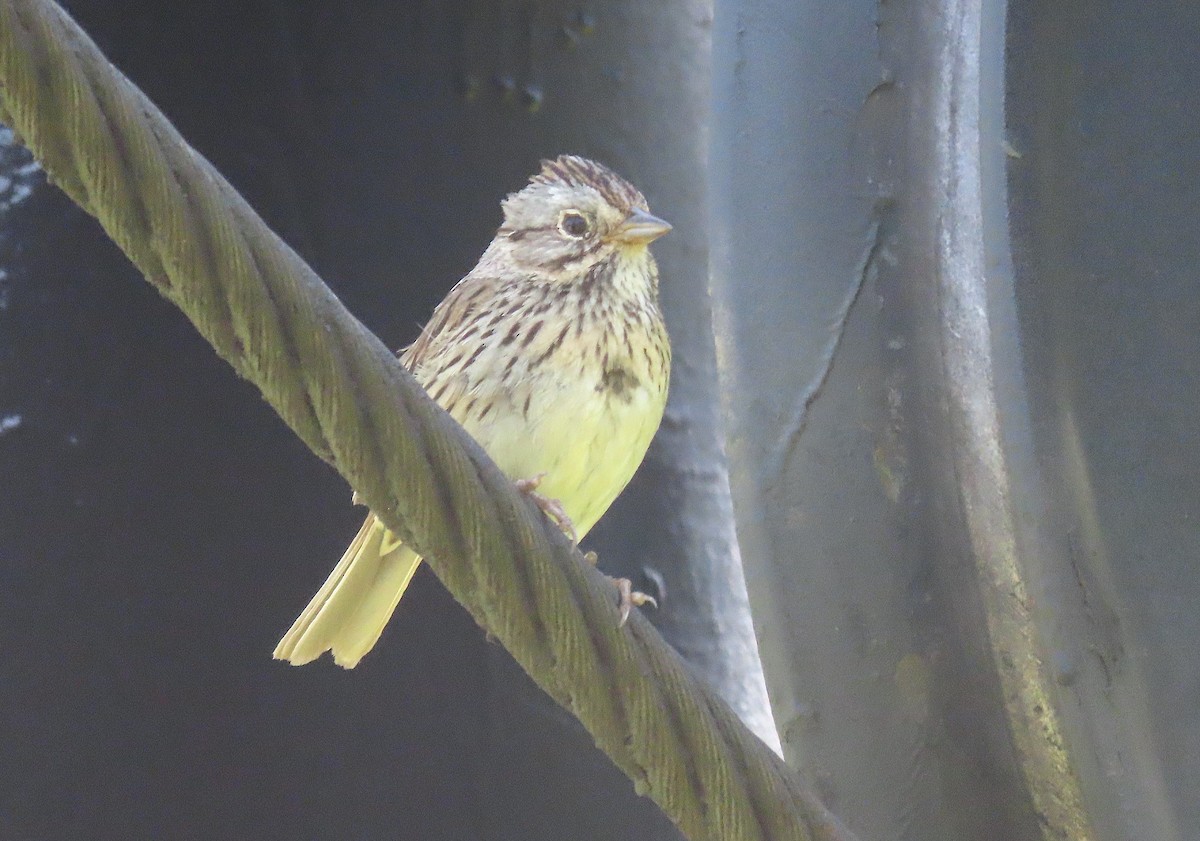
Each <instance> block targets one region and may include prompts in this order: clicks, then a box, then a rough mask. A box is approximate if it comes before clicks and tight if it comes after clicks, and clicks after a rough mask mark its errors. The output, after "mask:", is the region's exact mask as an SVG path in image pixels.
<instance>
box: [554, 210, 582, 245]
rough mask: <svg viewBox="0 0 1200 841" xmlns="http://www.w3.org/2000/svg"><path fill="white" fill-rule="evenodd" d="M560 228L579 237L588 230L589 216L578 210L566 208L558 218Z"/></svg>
mask: <svg viewBox="0 0 1200 841" xmlns="http://www.w3.org/2000/svg"><path fill="white" fill-rule="evenodd" d="M558 229H559V230H560V231H562V232H563V233H564V234H566V235H567V236H569V237H574V238H575V239H579V238H580V237H582V236H583V235H585V234H586V233H587V232H588V220H587V217H586V216H584V215H583V214H582V213H580V212H579V211H578V210H564V211H563V215H562V216H560V217H559V219H558Z"/></svg>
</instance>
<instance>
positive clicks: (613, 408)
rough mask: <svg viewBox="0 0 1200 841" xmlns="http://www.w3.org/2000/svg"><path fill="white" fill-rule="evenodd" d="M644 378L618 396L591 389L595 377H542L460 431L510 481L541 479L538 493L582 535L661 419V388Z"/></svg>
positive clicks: (635, 461)
mask: <svg viewBox="0 0 1200 841" xmlns="http://www.w3.org/2000/svg"><path fill="white" fill-rule="evenodd" d="M648 379H649V378H647V380H648ZM647 380H641V381H639V383H638V385H637V386H635V387H633V388H631V389H629V390H628V391H627V392H624V393H622V394H621V395H619V396H618V395H614V394H612V393H609V392H607V391H604V390H602V389H600V388H598V385H599V378H598V377H597V376H592V377H588V376H571V377H561V376H559V375H558V374H557V373H556V372H547V373H545V374H544V375H543V376H541V377H538V378H537V379H536V381H531V382H529V383H527V384H524V386H523V388H522V390H521V391H520V392H517V393H515V394H513V395H510V396H506V397H505V398H504V400H503V403H502V404H501V405H499V406H497V409H496V411H493V412H490V413H488V415H487V416H485V417H484V418H483V420H482V421H479V420H478V419H475V418H470V417H468V418H464V419H463V421H464V423H463V425H464V427H465V428H466V430H467V431H468V432H470V433H471V435H472V437H474V438H475V440H476V441H478V442H479V443H480V444H481V445H482V446H483V448H484V449H485V450H487V452H488V455H490V456H491V457H492V459H493V460H494V461H495V462H496V464H497V465H498V466H499V467H500V469H501V470H503V471H504V472H505V473H506V474H507V475H508V476H510V477H512V478H513V479H529V478H533V477H534V476H537V475H539V474H543V473H544V474H545V478H544V479H543V480H542V483H541V485H540V486H539V487H538V492H539V493H541V494H544V495H545V496H547V497H549V498H551V499H556V500H558V501H559V502H560V503H562V506H563V508H564V509H566V512H567V514H568V516H570V518H571V521H572V523H573V524H574V525H575V529H576V532H577V533H578V535H579V536H580V537H583V535H585V534H586V533H587V532H588V530H590V529H591V527H592V526H593V525H595V524H596V521H597V520H598V519H600V516H601V515H602V514H603V513H604V512H605V511H607V510H608V507H609V505H611V504H612V502H613V500H614V499H616V498H617V495H618V494H620V493H621V491H622V490H623V489H624V488H625V485H626V484H628V482H629V480H630V479H631V478H632V477H633V474H634V471H636V470H637V468H638V465H639V464H641V462H642V458H643V457H644V456H645V454H646V449H647V448H648V447H649V446H650V440H651V439H652V438H653V437H654V433H655V431H656V430H657V429H658V425H659V422H660V421H661V420H662V413H663V407H664V405H665V403H666V383H665V382H662V383H657V382H652V381H647ZM526 389H528V390H527V391H526ZM526 397H529V408H528V411H525V409H524V401H525V398H526Z"/></svg>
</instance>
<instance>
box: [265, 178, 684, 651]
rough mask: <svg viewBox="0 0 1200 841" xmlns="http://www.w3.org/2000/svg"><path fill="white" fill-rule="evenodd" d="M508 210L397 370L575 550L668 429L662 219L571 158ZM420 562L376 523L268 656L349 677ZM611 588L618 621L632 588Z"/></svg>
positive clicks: (616, 181)
mask: <svg viewBox="0 0 1200 841" xmlns="http://www.w3.org/2000/svg"><path fill="white" fill-rule="evenodd" d="M501 208H502V211H503V221H502V223H501V225H500V227H499V229H498V230H497V231H496V234H495V236H494V237H493V239H492V241H491V243H490V244H489V245H488V247H487V249H486V250H485V251H484V253H483V256H482V257H480V259H479V261H478V263H477V264H476V265H475V267H474V268H473V269H471V271H470V272H469V273H468V274H467V275H466V276H465V277H464V278H463V279H462V280H461V281H459V282H458V284H456V285H455V286H454V287H453V288H452V289H451V290H450V292H449V293H448V294H447V295H446V297H445V299H443V301H442V302H441V303H440V304H439V305H438V306H437V307H436V308H435V309H434V311H433V314H432V316H431V318H430V320H429V322H428V323H427V324H426V326H425V328H424V329H423V330H422V331H421V333H420V335H419V336H418V338H417V340H416V341H415V342H414V343H413V344H412V345H410V346H409V347H408V348H406V349H404V350H401V351H400V352H399V353H400V360H401V362H402V364H404V365H405V366H406V367H407V368H408V370H409V371H410V372H412V374H413V375H414V376H415V377H416V379H417V381H418V382H420V383H421V385H422V386H423V387H424V388H425V390H426V391H427V393H428V394H429V395H430V397H432V398H433V400H434V401H436V402H437V403H438V404H439V405H441V407H442V408H443V409H445V410H446V411H447V412H448V413H449V414H450V415H451V416H452V417H453V418H454V419H455V420H456V421H458V423H460V424H461V425H462V426H463V427H464V428H465V429H466V431H467V432H468V433H470V435H471V436H472V437H473V438H474V439H475V440H476V441H478V442H479V444H480V445H481V446H482V447H483V449H484V450H485V451H486V452H487V453H488V455H489V456H490V457H491V458H492V460H493V461H495V462H496V464H497V465H498V466H499V467H500V469H501V470H502V471H503V472H504V473H505V474H506V475H507V476H508V477H509V478H510V479H511V480H512V481H513V482H514V483H515V484H516V485H517V487H518V488H519V489H520V490H522V491H524V492H525V493H527V494H529V495H530V496H531V497H532V498H533V499H534V501H535V502H537V503H538V505H539V507H541V508H542V510H543V511H545V512H546V514H547V515H548V516H550V517H552V518H553V519H554V520H556V521H557V522H558V524H559V525H560V527H562V528H563V530H564V531H565V532H567V533H568V535H570V536H571V537H572V538H573V539H575V540H578V539H580V538H582V537H583V536H584V535H586V534H587V532H588V531H589V530H590V529H591V528H592V526H593V525H594V524H595V523H596V521H597V520H598V519H599V518H600V516H601V515H602V514H603V513H604V512H605V511H606V510H607V509H608V507H609V506H610V505H611V504H612V502H613V500H615V499H616V497H617V495H618V494H620V493H621V491H622V490H623V489H624V488H625V486H626V485H627V484H628V482H629V480H630V479H631V478H632V477H633V474H634V472H635V471H636V470H637V468H638V466H639V465H640V464H641V462H642V460H643V458H644V456H645V454H646V451H647V449H648V448H649V446H650V442H651V439H652V438H653V437H654V434H655V432H656V431H657V430H658V427H659V424H660V423H661V421H662V416H663V411H664V409H665V406H666V401H667V389H668V383H669V380H670V371H671V346H670V341H669V339H668V335H667V329H666V325H665V323H664V320H663V316H662V312H661V309H660V305H659V290H658V286H659V273H658V264H657V263H656V262H655V259H654V256H653V255H652V254H651V252H650V250H649V245H650V243H651V242H653V241H654V240H656V239H658V238H659V237H661V236H663V235H664V234H666V233H667V232H668V231H670V230H671V225H670V224H669V223H667V222H665V221H663V220H662V219H660V218H659V217H657V216H654V215H653V214H652V213H650V209H649V206H648V205H647V203H646V199H645V197H644V196H643V195H642V193H641V192H640V191H638V189H637V188H635V187H634V186H633V185H632V184H630V183H629V182H628V181H626V180H625V179H624V178H622V177H621V176H619V175H617V174H616V173H615V172H613V171H612V170H611V169H609V168H608V167H606V166H604V165H603V164H600V163H597V162H595V161H592V160H589V159H587V158H583V157H579V156H576V155H561V156H559V157H557V158H555V159H553V160H544V161H542V163H541V169H540V171H539V172H538V173H536V174H535V175H534V176H532V177H531V178H530V180H529V183H528V184H527V185H525V186H524V187H523V188H522V189H520V190H518V191H516V192H514V193H511V194H509V195H508V196H507V198H505V199H504V200H503V202H502V203H501ZM589 556H590V558H589V559H590V560H592V561H593V562H594V558H595V556H594V555H592V554H591V553H589ZM420 563H421V558H420V557H419V556H418V555H417V554H416V552H414V551H413V550H412V549H411V548H409V547H408V546H406V545H405V544H404V542H403V541H402V540H400V539H399V538H398V537H397V536H396V535H394V534H393V533H392V532H390V531H389V530H388V529H387V527H386V526H384V525H383V523H382V522H380V521H379V520H378V519H377V518H376V517H375V515H374V514H370V515H369V516H368V517H367V519H366V522H364V523H363V525H362V528H361V529H359V531H358V534H357V536H356V537H355V538H354V540H353V541H352V542H351V543H350V546H349V547H348V548H347V549H346V551H345V554H343V556H342V558H341V560H340V561H339V562H338V564H337V566H336V567H335V568H334V570H333V572H332V573H330V575H329V577H328V579H327V580H326V581H325V583H324V585H323V586H322V587H321V588H320V590H319V591H318V592H317V594H316V595H315V596H314V597H313V598H312V600H311V601H310V602H309V604H308V606H307V607H306V608H305V609H304V611H303V612H302V613H301V614H300V616H299V617H298V618H297V619H296V620H295V622H294V623H293V624H292V626H291V628H290V629H289V630H288V632H287V633H286V634H285V635H284V636H283V638H282V639H281V640H280V642H279V645H278V646H277V647H276V648H275V652H274V656H275V658H276V659H278V660H285V661H288V662H290V663H291V664H293V665H302V664H305V663H309V662H311V661H313V660H316V659H317V658H318V657H320V656H321V655H322V654H324V653H325V652H326V651H328V652H331V653H332V655H333V660H334V662H335V663H336V664H337V665H339V666H342V667H344V668H347V669H352V668H354V667H355V666H357V665H358V663H359V661H360V660H361V659H362V658H363V656H364V655H366V654H367V653H368V652H369V651H371V649H372V648H373V647H374V646H375V644H376V642H378V640H379V638H380V636H381V635H382V633H383V630H384V627H385V626H386V625H387V623H388V621H389V620H390V619H391V617H392V614H393V613H394V612H395V610H396V607H397V605H398V604H399V602H400V599H401V597H402V596H403V595H404V591H405V589H406V588H407V587H408V584H409V582H410V581H411V579H412V576H413V573H414V572H415V571H416V569H417V567H418V566H419V565H420ZM618 587H619V589H620V593H621V600H622V622H623V621H624V618H625V617H626V616H627V615H628V612H629V609H630V597H631V592H630V585H629V582H628V581H625V580H623V579H618ZM634 595H635V596H640V594H634ZM644 601H648V599H647V597H641V598H640V599H637V600H635V603H638V604H640V603H643V602H644Z"/></svg>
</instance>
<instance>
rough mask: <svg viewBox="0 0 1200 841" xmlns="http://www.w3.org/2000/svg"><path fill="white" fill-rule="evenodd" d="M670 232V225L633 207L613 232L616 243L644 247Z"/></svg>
mask: <svg viewBox="0 0 1200 841" xmlns="http://www.w3.org/2000/svg"><path fill="white" fill-rule="evenodd" d="M670 230H671V223H670V222H664V221H663V220H662V219H659V218H658V217H657V216H654V215H652V214H650V213H647V212H646V211H645V210H642V209H641V208H638V207H635V208H634V209H633V210H632V211H631V212H630V214H629V215H628V216H627V217H625V221H624V222H622V223H621V225H620V227H618V228H617V229H616V230H615V231H613V235H612V237H613V239H615V240H616V241H617V242H624V243H629V244H631V245H633V244H640V245H646V244H647V243H651V242H654V240H656V239H658V238H659V237H661V236H662V235H663V234H665V233H667V232H668V231H670Z"/></svg>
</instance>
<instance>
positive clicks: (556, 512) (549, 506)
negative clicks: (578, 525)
mask: <svg viewBox="0 0 1200 841" xmlns="http://www.w3.org/2000/svg"><path fill="white" fill-rule="evenodd" d="M545 478H546V474H545V473H539V474H538V475H536V476H534V477H533V478H530V479H517V480H516V481H514V482H513V484H514V485H515V486H516V488H517V490H519V491H520V492H521V493H523V494H525V495H526V496H527V497H529V498H530V499H531V500H533V503H534V505H536V506H537V507H538V508H540V509H542V512H543V513H544V514H545V515H546V516H547V517H549V518H550V519H551V520H553V521H554V522H555V524H556V525H557V526H558V527H559V528H560V529H562V531H563V534H565V535H566V536H567V537H569V538H571V545H572V546H575V545H577V544H578V543H579V534H578V533H577V532H576V531H575V524H574V523H573V522H571V517H570V516H569V515H568V514H567V510H566V509H565V508H563V505H562V503H561V502H559V501H558V500H557V499H551V498H550V497H548V496H546V495H545V494H541V493H538V486H539V485H541V484H542V480H543V479H545Z"/></svg>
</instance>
